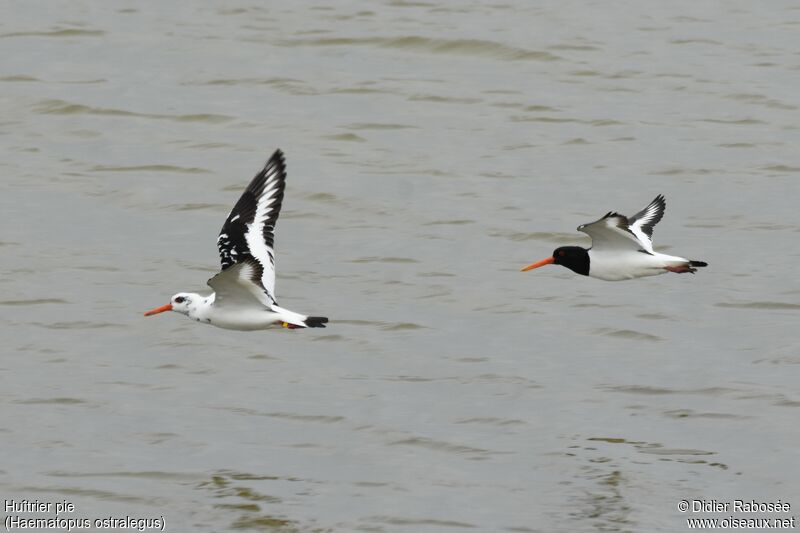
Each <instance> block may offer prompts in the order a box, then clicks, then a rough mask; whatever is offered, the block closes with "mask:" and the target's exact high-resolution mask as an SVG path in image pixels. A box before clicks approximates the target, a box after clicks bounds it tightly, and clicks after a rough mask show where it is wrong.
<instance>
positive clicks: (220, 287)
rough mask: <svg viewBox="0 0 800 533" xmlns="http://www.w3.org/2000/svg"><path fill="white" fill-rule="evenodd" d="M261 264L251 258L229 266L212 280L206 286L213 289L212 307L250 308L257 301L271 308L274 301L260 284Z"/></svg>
mask: <svg viewBox="0 0 800 533" xmlns="http://www.w3.org/2000/svg"><path fill="white" fill-rule="evenodd" d="M263 273H264V272H263V269H262V268H261V264H260V263H259V262H258V261H256V260H255V259H253V258H252V257H250V258H248V259H244V260H242V261H239V262H238V263H234V264H233V265H231V266H229V267H228V268H226V269H225V270H223V271H222V272H220V273H219V274H217V275H216V276H214V277H213V278H211V279H209V280H208V285H209V287H211V288H212V289H214V293H215V299H214V305H215V306H217V307H252V306H253V303H254V302H253V300H257V301H258V302H260V303H261V304H262V305H264V306H265V307H269V308H271V307H272V305H274V303H275V300H273V299H272V298H271V296H270V295H269V293H267V291H265V290H264V286H263V285H262V284H261V278H262V276H263Z"/></svg>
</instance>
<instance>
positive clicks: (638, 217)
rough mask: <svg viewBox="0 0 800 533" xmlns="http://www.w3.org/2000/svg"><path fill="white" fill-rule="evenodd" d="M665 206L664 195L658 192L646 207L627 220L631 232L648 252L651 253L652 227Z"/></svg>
mask: <svg viewBox="0 0 800 533" xmlns="http://www.w3.org/2000/svg"><path fill="white" fill-rule="evenodd" d="M666 208H667V202H666V200H665V199H664V196H663V195H661V194H659V195H658V196H656V197H655V199H654V200H653V201H652V202H650V203H649V204H648V206H647V207H645V208H644V209H642V210H641V211H639V212H638V213H636V214H635V215H633V216H632V217H631V218H630V219H629V220H628V222H629V223H630V227H629V228H630V230H631V233H633V234H634V235H636V237H637V238H638V239H639V240H640V241H641V242H642V244H643V245H644V249H645V250H647V251H648V252H650V253H653V228H654V227H655V225H656V224H658V222H659V221H660V220H661V218H662V217H663V216H664V211H665V210H666Z"/></svg>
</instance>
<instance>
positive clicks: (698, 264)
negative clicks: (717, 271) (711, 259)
mask: <svg viewBox="0 0 800 533" xmlns="http://www.w3.org/2000/svg"><path fill="white" fill-rule="evenodd" d="M689 266H693V267H707V266H708V263H706V262H705V261H689Z"/></svg>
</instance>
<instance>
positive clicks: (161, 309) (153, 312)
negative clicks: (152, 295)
mask: <svg viewBox="0 0 800 533" xmlns="http://www.w3.org/2000/svg"><path fill="white" fill-rule="evenodd" d="M164 311H172V304H167V305H162V306H161V307H156V308H155V309H151V310H149V311H148V312H146V313H145V314H144V316H150V315H157V314H158V313H163V312H164Z"/></svg>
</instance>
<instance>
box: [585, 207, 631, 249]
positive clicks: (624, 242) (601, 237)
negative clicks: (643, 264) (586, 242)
mask: <svg viewBox="0 0 800 533" xmlns="http://www.w3.org/2000/svg"><path fill="white" fill-rule="evenodd" d="M578 231H582V232H584V233H585V234H587V235H588V236H589V237H591V238H592V249H594V250H597V251H606V250H640V249H641V248H642V246H643V244H642V243H641V242H640V241H639V239H637V238H636V236H635V235H634V234H633V233H631V231H630V230H629V229H628V219H627V218H626V217H624V216H622V215H620V214H619V213H614V212H610V213H607V214H606V215H605V216H604V217H603V218H601V219H600V220H597V221H595V222H591V223H589V224H583V225H580V226H578Z"/></svg>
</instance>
